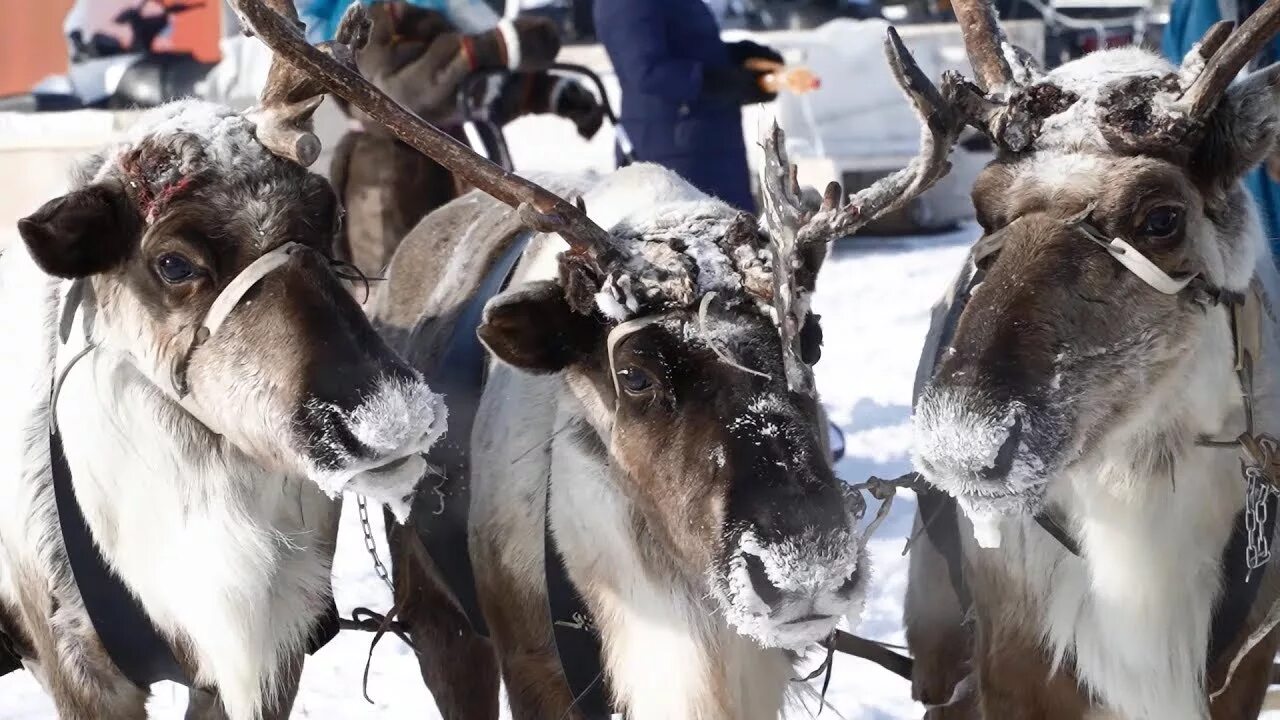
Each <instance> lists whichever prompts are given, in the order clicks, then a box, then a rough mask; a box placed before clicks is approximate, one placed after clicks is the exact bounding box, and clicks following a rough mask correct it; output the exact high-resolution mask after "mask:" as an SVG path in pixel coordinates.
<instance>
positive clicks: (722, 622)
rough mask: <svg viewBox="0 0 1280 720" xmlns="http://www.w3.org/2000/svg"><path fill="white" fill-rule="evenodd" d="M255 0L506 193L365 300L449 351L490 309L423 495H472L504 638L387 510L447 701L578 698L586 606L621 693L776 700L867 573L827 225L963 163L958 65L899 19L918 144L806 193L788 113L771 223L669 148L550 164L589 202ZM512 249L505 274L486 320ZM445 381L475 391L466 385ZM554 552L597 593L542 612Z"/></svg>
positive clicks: (876, 209)
mask: <svg viewBox="0 0 1280 720" xmlns="http://www.w3.org/2000/svg"><path fill="white" fill-rule="evenodd" d="M236 5H237V6H238V7H239V10H240V12H241V16H242V18H244V19H245V20H246V22H245V25H246V26H247V27H251V28H252V29H253V31H254V32H255V33H257V34H258V35H259V36H261V37H262V38H263V40H264V41H265V42H267V44H268V45H270V46H272V47H273V48H274V49H276V50H277V51H278V52H284V53H286V56H287V57H289V59H290V62H292V63H293V64H294V65H295V66H297V67H299V68H302V69H304V70H308V71H310V72H312V73H314V75H315V76H316V77H317V78H324V79H325V82H327V83H328V86H329V89H330V90H331V91H332V92H333V93H335V94H337V95H340V96H342V97H344V98H346V99H347V100H349V101H350V102H351V103H352V104H353V105H355V106H358V107H359V108H360V109H361V111H362V112H364V113H365V114H366V115H368V116H369V117H371V118H373V119H375V120H377V121H378V122H381V123H383V124H385V125H386V126H387V128H388V129H389V131H390V132H392V133H393V134H395V135H396V136H397V137H399V138H401V139H402V140H403V141H404V142H406V143H407V144H409V145H411V146H413V147H415V148H418V149H419V150H422V151H423V152H425V153H427V154H429V155H431V156H432V157H434V158H436V159H437V160H438V161H439V162H441V164H443V165H445V166H446V167H449V168H450V169H451V170H453V171H454V172H456V173H458V174H459V175H460V176H462V177H464V178H466V179H467V180H468V181H470V182H472V183H473V184H474V185H475V186H476V187H477V188H479V190H480V191H483V192H485V193H487V194H489V195H491V196H493V198H494V200H488V199H486V198H484V197H483V196H482V195H480V194H479V192H473V193H470V194H468V195H466V196H464V197H462V198H460V199H458V200H456V201H454V202H452V203H450V204H448V205H445V206H444V207H443V208H441V209H440V210H438V211H436V212H434V213H432V214H430V215H428V216H427V217H426V218H425V219H424V220H423V222H422V223H421V224H419V226H418V227H417V228H416V229H415V230H414V231H413V232H412V233H411V234H410V236H409V237H408V238H407V239H406V240H405V242H404V243H402V245H401V246H400V249H399V250H398V251H397V253H396V255H395V256H394V257H393V259H392V262H391V265H390V266H389V272H388V276H389V282H388V284H387V285H386V286H385V287H383V288H382V289H381V290H379V291H378V294H377V295H376V296H375V297H374V299H373V300H372V301H371V303H370V312H371V314H372V316H373V317H374V318H375V322H376V324H377V325H378V327H379V329H380V331H382V332H383V333H384V334H385V335H386V336H387V337H388V338H390V339H391V341H392V344H393V346H394V347H396V348H398V349H399V350H400V351H401V352H402V353H403V354H404V355H405V357H406V358H407V359H409V360H410V362H411V363H413V364H414V365H415V366H416V367H418V368H419V369H421V370H423V371H424V372H425V373H426V374H428V376H434V375H436V374H437V373H439V372H440V371H441V370H442V368H441V367H440V365H441V364H442V363H444V364H446V365H447V359H448V358H449V357H450V350H449V347H450V345H449V340H450V338H456V337H462V338H464V339H465V336H467V335H469V334H471V333H472V332H474V333H476V334H478V336H479V339H480V340H481V341H482V342H483V345H484V347H485V348H486V349H487V350H488V352H489V353H490V354H491V356H492V357H491V359H489V360H488V361H485V362H484V368H483V374H484V379H483V387H482V388H480V389H478V390H477V392H479V399H478V404H477V406H476V407H475V408H474V411H470V410H467V411H466V412H467V413H468V414H472V415H474V425H473V426H468V425H466V424H465V421H459V420H458V415H457V414H455V416H454V418H453V420H452V424H453V427H452V429H451V434H450V435H449V436H448V437H447V438H446V439H445V440H444V441H443V442H442V443H441V448H443V449H450V448H452V450H451V451H450V452H451V455H450V457H451V460H450V461H449V462H440V463H439V464H440V465H441V467H442V468H443V469H444V470H445V472H446V477H445V478H444V479H443V480H441V481H438V482H435V481H433V487H432V488H431V490H432V491H424V492H423V493H421V494H420V495H419V497H418V505H417V506H416V507H418V508H419V509H418V510H415V516H416V517H417V518H418V519H419V521H420V523H423V524H425V526H426V530H427V531H430V530H432V526H433V525H435V524H438V523H441V522H443V521H444V516H446V515H448V506H449V505H450V503H451V502H453V500H451V498H455V497H456V494H457V493H459V492H461V493H465V495H464V497H466V496H467V495H469V517H467V518H466V523H467V525H466V538H467V540H468V545H469V553H470V554H469V560H470V562H471V563H472V565H473V567H474V576H475V580H474V581H475V588H474V593H475V594H476V595H477V596H478V601H479V605H480V607H481V608H482V610H483V619H484V621H485V624H486V625H487V626H488V629H489V630H490V638H491V643H490V642H489V641H486V640H484V639H483V638H479V637H477V636H476V633H475V631H474V630H473V627H472V625H471V624H470V623H469V622H467V618H466V617H465V616H462V612H463V610H464V609H462V608H460V607H459V605H460V603H459V602H458V598H457V597H456V596H457V595H459V594H460V593H462V592H465V591H468V590H469V589H468V588H458V587H446V586H444V585H442V582H441V580H442V572H443V571H442V569H441V568H440V567H439V565H440V564H441V563H442V562H445V561H449V562H452V560H453V559H452V558H447V557H440V556H435V557H432V556H430V555H429V554H428V553H427V552H425V551H424V544H423V542H422V541H421V538H419V537H418V535H417V534H416V533H410V532H404V531H399V532H394V533H392V535H391V541H392V544H393V546H395V548H396V551H395V557H396V559H397V561H396V568H395V573H396V584H397V609H398V610H399V611H400V617H401V618H402V619H404V620H405V621H406V622H407V623H408V624H409V626H410V632H411V634H412V635H413V639H414V641H415V647H416V649H417V651H418V653H419V657H420V660H421V662H422V665H423V673H424V676H425V677H426V680H427V682H428V684H429V685H430V686H431V689H432V691H433V693H434V694H435V696H436V699H437V703H438V704H439V705H440V706H441V710H442V712H443V713H444V714H445V716H446V717H449V718H484V717H497V697H496V696H497V677H496V672H500V673H501V676H502V679H503V680H504V681H505V683H506V687H507V689H508V697H509V699H510V702H511V706H512V710H513V715H514V716H515V717H518V718H548V717H551V718H555V717H566V716H570V715H572V716H579V714H578V713H577V712H576V710H575V707H574V706H575V704H576V699H575V697H574V693H573V692H571V690H570V685H569V682H568V680H567V678H566V676H565V674H564V673H563V672H562V669H561V665H560V661H559V659H558V656H557V649H556V647H555V642H554V641H553V632H554V631H553V629H552V622H553V620H554V621H557V622H559V621H566V622H568V621H575V620H576V621H577V624H578V626H579V627H583V626H584V625H585V626H587V627H593V628H594V630H593V632H598V637H599V641H600V644H601V647H602V659H603V668H602V671H601V676H600V677H597V679H596V680H597V682H600V681H602V682H604V683H606V684H607V685H608V687H609V689H610V695H611V698H612V703H613V704H614V705H615V707H617V708H618V709H619V710H620V711H621V712H623V713H624V714H625V715H626V716H627V717H634V718H638V719H645V718H675V717H678V718H705V719H710V718H725V719H727V718H765V717H777V715H778V714H779V712H780V711H781V709H782V706H783V704H784V702H785V698H786V691H787V688H788V687H789V685H790V680H791V678H792V676H793V674H794V670H793V664H794V662H795V661H796V659H797V657H798V653H799V652H800V651H802V650H803V649H805V648H807V647H809V646H811V645H812V644H813V643H815V642H818V641H820V640H823V639H824V638H826V637H827V636H829V635H830V634H831V633H832V631H833V630H834V629H835V627H836V624H837V622H839V620H840V619H841V618H844V617H846V616H848V617H850V619H851V621H853V622H856V618H857V615H858V611H859V607H860V605H861V602H862V599H863V597H864V595H865V586H866V582H867V577H868V574H869V568H868V564H867V562H868V560H867V555H866V551H865V548H864V536H863V534H862V533H861V532H859V530H858V529H857V527H856V523H857V520H858V519H859V518H860V517H861V515H862V513H863V510H864V507H865V506H864V504H863V501H862V499H861V497H860V496H859V495H858V494H857V493H856V492H853V491H852V489H851V488H849V487H848V486H845V485H844V484H843V483H842V482H841V481H839V480H838V479H837V478H835V477H834V475H833V473H832V468H831V465H830V458H829V454H828V453H829V451H828V449H827V448H826V447H825V445H824V439H825V432H824V431H825V424H824V418H823V416H822V413H821V409H820V406H819V403H818V401H817V395H816V390H815V388H814V383H813V372H812V368H811V366H812V364H813V363H815V362H816V361H817V360H818V356H819V349H820V344H821V328H820V326H819V321H818V318H817V317H815V316H814V315H813V314H812V313H811V312H809V297H810V294H811V292H812V291H813V288H814V284H815V282H816V280H817V275H818V273H819V270H820V268H821V265H822V261H823V258H824V257H825V254H826V245H827V242H828V241H830V240H832V239H834V238H836V237H842V236H845V235H849V234H852V233H853V232H856V231H857V229H858V228H859V227H861V226H862V225H863V224H864V223H866V222H868V221H870V220H872V219H874V218H875V217H877V216H879V215H881V214H883V213H884V212H888V211H891V210H892V209H893V208H895V207H898V206H900V205H901V204H902V203H904V202H907V201H908V200H910V198H912V197H914V196H915V195H917V194H919V193H920V192H922V191H923V190H925V189H926V188H928V187H930V186H931V185H932V184H933V183H934V182H935V181H936V180H937V179H938V178H939V177H941V176H942V175H943V174H944V173H945V172H946V171H947V169H948V162H947V158H948V155H949V153H950V151H951V148H952V146H953V145H954V142H955V139H956V136H957V134H958V132H959V122H958V120H957V116H956V114H955V113H954V112H952V108H951V105H952V100H951V93H952V91H953V90H954V87H953V85H954V81H952V82H951V83H949V84H947V85H944V88H943V91H942V92H939V90H938V89H937V88H935V87H934V86H933V85H932V84H931V83H930V82H929V81H928V80H927V79H926V78H924V76H923V75H922V73H921V72H920V70H919V68H918V67H917V66H916V65H915V63H914V61H913V60H912V59H911V57H910V55H909V54H908V53H907V51H906V49H905V47H903V45H902V44H901V41H900V40H899V39H898V37H897V35H896V33H893V32H892V31H890V33H889V37H888V40H887V41H886V54H887V55H888V57H889V60H890V64H891V66H892V67H893V69H894V72H895V76H896V77H897V78H898V80H899V83H900V84H901V85H902V86H903V88H904V90H905V91H906V93H907V95H908V97H909V98H910V99H911V100H912V102H913V104H914V105H915V107H916V109H917V110H918V112H919V113H920V115H921V117H922V124H923V126H924V130H923V132H922V147H921V151H922V154H921V157H919V158H918V159H917V160H915V161H914V162H912V163H911V165H910V166H909V167H907V168H905V169H903V170H902V171H900V172H898V173H896V174H894V175H891V176H889V177H887V178H885V179H883V180H881V181H880V182H878V183H876V184H875V185H873V186H872V187H870V188H867V189H866V190H864V191H862V192H859V193H858V194H856V195H854V196H852V197H851V198H849V200H848V202H842V198H841V192H840V188H839V186H838V185H834V184H833V185H832V186H830V187H828V188H827V190H826V193H825V194H824V195H823V196H822V198H821V203H820V204H818V203H817V202H813V201H811V200H806V199H803V198H806V197H808V196H807V194H802V193H801V191H800V189H799V187H798V186H797V185H796V182H795V174H794V168H793V167H791V166H790V164H789V163H788V161H787V159H786V154H785V150H784V143H783V138H782V135H781V132H780V131H778V130H777V129H776V128H775V130H774V132H773V133H771V134H770V135H769V136H768V137H767V138H766V143H765V146H766V157H767V159H768V160H767V163H766V170H765V176H764V178H763V187H764V196H765V198H764V199H765V203H764V205H765V213H764V218H763V225H762V224H761V222H760V221H758V220H757V219H756V218H754V217H752V216H749V215H746V214H743V213H740V212H737V211H735V210H732V209H731V208H730V207H728V206H727V205H725V204H723V203H721V202H719V201H716V200H714V199H711V198H708V197H706V196H705V195H703V194H701V193H700V192H698V191H697V190H695V189H694V188H693V187H692V186H691V185H689V184H688V183H686V182H685V181H683V180H681V179H680V178H678V177H677V176H675V175H674V174H672V173H670V172H668V171H666V170H663V169H661V168H659V167H656V166H652V165H636V166H632V167H628V168H625V169H623V170H620V171H618V172H616V173H615V174H612V175H609V176H607V177H604V178H598V177H585V178H583V177H576V178H564V177H558V178H548V179H547V180H546V182H547V183H548V184H549V185H552V186H553V187H555V188H556V191H557V192H558V193H562V194H564V195H569V194H578V195H579V198H580V202H579V203H578V204H574V203H571V202H569V201H568V200H566V199H564V197H562V196H561V195H559V194H556V193H554V192H552V191H550V190H548V189H547V188H545V187H542V186H541V185H538V184H535V183H533V182H531V181H529V180H526V179H523V178H520V177H518V176H516V175H513V174H511V173H506V172H504V171H502V170H501V169H500V168H497V167H496V166H494V165H492V164H491V163H488V162H487V161H485V160H483V159H482V158H479V157H477V156H475V155H474V154H473V153H470V151H468V150H467V149H466V148H464V147H462V146H460V145H459V144H457V143H456V142H453V141H452V140H450V139H449V138H448V137H447V136H445V135H444V134H443V133H441V132H440V131H438V130H436V129H434V128H432V127H431V126H430V125H428V124H426V123H425V122H423V121H421V120H419V119H417V118H415V117H413V116H412V115H411V114H409V113H408V112H406V111H404V109H403V108H401V107H399V106H398V105H397V104H395V103H394V102H393V101H392V100H390V99H389V98H387V97H386V96H385V95H383V94H381V93H380V92H379V91H378V90H377V89H376V88H375V87H373V86H372V85H370V84H369V83H368V82H367V81H364V80H363V79H362V78H360V77H358V76H357V75H355V74H354V73H350V72H348V71H346V70H344V69H343V68H341V67H340V66H337V65H335V64H334V63H333V62H331V61H330V60H329V59H327V58H326V57H325V56H324V55H323V54H321V53H319V52H317V51H316V50H314V49H313V48H310V47H309V46H307V45H306V43H305V42H303V41H302V40H301V39H300V37H299V36H298V34H297V32H296V29H294V28H292V27H290V26H288V24H286V23H283V22H281V19H280V18H279V17H278V16H276V15H273V14H272V13H271V12H270V11H269V10H267V9H266V8H264V7H262V6H261V4H260V2H259V0H237V1H236ZM504 204H505V205H508V206H511V207H513V208H516V211H515V212H511V211H510V210H507V209H506V208H504V207H503V205H504ZM588 209H589V210H588ZM521 227H525V228H529V232H530V234H531V235H532V237H531V238H530V239H529V240H528V245H527V246H522V245H519V244H517V242H516V236H518V235H520V234H521V232H520V228H521ZM512 252H515V253H518V255H517V258H518V261H517V262H516V266H515V269H514V272H513V274H512V276H511V278H510V280H509V282H508V283H506V284H505V289H504V290H502V291H501V292H499V293H497V294H496V295H495V296H493V297H492V298H491V299H488V301H487V303H485V304H484V307H483V312H482V313H481V314H480V317H479V318H478V320H475V321H471V322H474V324H470V325H469V324H465V323H467V322H468V320H467V318H468V315H469V310H468V308H469V303H472V302H475V298H473V297H472V295H474V294H476V293H477V292H478V288H479V287H480V286H482V285H486V284H488V283H489V282H490V280H493V281H494V284H495V285H502V284H503V283H502V282H501V281H502V275H503V274H504V272H503V271H502V265H501V260H502V259H503V258H504V257H505V256H506V255H507V254H508V253H512ZM495 270H496V271H497V272H498V273H499V275H497V276H492V273H494V272H495ZM484 299H485V298H484V296H481V297H480V300H481V301H483V300H484ZM473 328H474V331H473ZM458 369H459V368H458V367H456V366H448V367H445V368H443V370H444V371H446V372H449V371H452V372H457V371H458ZM442 387H444V386H442ZM448 394H449V397H450V403H451V408H452V409H454V410H455V413H457V411H458V410H459V409H461V408H465V407H466V406H467V404H468V400H467V398H466V397H465V396H464V395H462V394H461V393H457V392H455V391H453V390H452V389H451V390H449V391H448ZM444 457H445V455H443V454H441V455H432V456H431V459H432V460H433V461H437V460H442V459H444ZM455 471H456V473H457V474H454V473H455ZM460 486H461V487H460ZM442 501H443V504H442ZM544 537H546V538H549V541H548V542H547V543H544ZM553 554H554V556H555V557H558V558H559V559H560V560H561V561H562V562H563V565H564V567H565V569H566V572H567V576H568V578H569V580H570V581H571V582H572V585H573V586H574V588H576V590H577V592H578V593H579V594H580V595H581V597H582V600H583V603H584V609H585V611H586V612H585V613H583V614H582V616H580V617H578V618H569V617H566V618H558V617H552V615H551V613H550V611H549V610H548V603H549V602H551V597H550V590H549V587H548V583H547V580H546V576H545V575H544V563H547V562H549V561H551V560H552V558H553ZM495 655H496V658H495ZM495 665H496V669H495ZM595 684H596V682H593V683H592V684H591V685H592V686H594V685H595ZM588 689H590V686H589V687H588Z"/></svg>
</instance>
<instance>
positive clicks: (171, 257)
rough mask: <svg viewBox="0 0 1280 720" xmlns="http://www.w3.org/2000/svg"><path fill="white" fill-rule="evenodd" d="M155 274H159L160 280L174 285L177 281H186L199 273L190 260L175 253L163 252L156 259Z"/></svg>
mask: <svg viewBox="0 0 1280 720" xmlns="http://www.w3.org/2000/svg"><path fill="white" fill-rule="evenodd" d="M156 274H158V275H159V276H160V279H161V280H164V281H165V282H167V283H170V284H175V285H176V284H177V283H181V282H186V281H187V280H190V279H191V278H193V277H195V276H196V275H199V274H200V273H199V271H198V270H196V266H195V265H193V264H192V263H191V261H190V260H188V259H186V258H184V257H182V256H181V255H178V254H177V253H165V254H164V255H161V256H160V258H159V259H158V260H156Z"/></svg>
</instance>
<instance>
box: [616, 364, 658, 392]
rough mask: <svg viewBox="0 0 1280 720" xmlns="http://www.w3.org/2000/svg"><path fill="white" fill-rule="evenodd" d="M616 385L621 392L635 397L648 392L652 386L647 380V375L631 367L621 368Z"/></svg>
mask: <svg viewBox="0 0 1280 720" xmlns="http://www.w3.org/2000/svg"><path fill="white" fill-rule="evenodd" d="M618 384H619V385H620V386H622V389H623V390H626V391H627V392H629V393H631V394H632V395H637V394H639V393H642V392H644V391H645V390H648V389H649V388H650V387H652V386H653V381H652V380H650V379H649V375H648V373H646V372H644V371H643V370H639V369H636V368H633V367H629V368H623V369H622V370H619V371H618Z"/></svg>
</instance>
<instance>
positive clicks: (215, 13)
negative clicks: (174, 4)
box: [0, 0, 222, 95]
mask: <svg viewBox="0 0 1280 720" xmlns="http://www.w3.org/2000/svg"><path fill="white" fill-rule="evenodd" d="M170 1H171V0H170ZM74 4H75V0H0V10H2V14H3V17H4V22H3V23H0V95H13V94H16V93H24V92H28V91H30V90H31V88H32V87H33V86H34V85H35V84H36V83H38V82H40V81H41V80H43V79H44V78H45V77H48V76H49V75H61V74H63V73H66V72H67V62H68V58H67V39H66V38H65V37H63V35H62V23H63V20H65V19H66V17H67V13H68V12H70V11H71V6H72V5H74ZM221 4H222V0H204V5H203V6H202V7H198V8H193V9H191V10H188V11H186V12H183V13H178V14H177V15H175V16H173V18H172V20H171V22H172V25H171V28H172V33H171V34H170V35H169V37H167V38H161V39H159V40H157V41H156V49H157V50H171V51H179V52H181V51H186V52H190V53H191V54H193V55H195V57H196V59H198V60H201V61H203V62H216V61H217V60H218V59H219V53H218V40H219V39H220V38H221V36H222V12H221V11H222V8H221Z"/></svg>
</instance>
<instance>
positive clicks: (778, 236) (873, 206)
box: [761, 27, 963, 391]
mask: <svg viewBox="0 0 1280 720" xmlns="http://www.w3.org/2000/svg"><path fill="white" fill-rule="evenodd" d="M884 52H885V56H886V57H887V58H888V60H889V67H890V68H891V69H892V70H893V76H894V79H895V80H897V82H898V85H899V86H900V87H901V88H902V91H903V92H904V93H905V94H906V95H907V98H908V99H909V100H910V101H911V104H912V106H913V107H914V108H915V111H916V114H917V115H918V116H919V117H920V125H921V136H920V152H919V154H918V155H917V156H916V157H915V158H914V159H912V161H911V162H910V163H908V164H907V166H906V167H905V168H903V169H901V170H899V171H897V172H895V173H893V174H892V175H889V176H888V177H884V178H881V179H880V180H877V181H876V182H875V183H873V184H872V185H871V186H870V187H868V188H866V189H864V190H861V191H859V192H858V193H856V194H854V195H853V196H851V197H850V198H849V202H848V203H847V204H845V205H844V206H841V205H840V201H841V195H842V192H841V189H840V184H839V183H836V182H832V183H830V184H828V185H827V189H826V192H825V193H823V199H822V204H821V206H820V207H819V208H818V209H817V211H816V212H815V211H814V210H813V209H812V208H808V207H806V206H805V204H804V201H803V199H802V198H801V196H800V188H799V185H798V183H797V182H796V168H795V166H793V165H791V163H790V162H789V161H788V159H787V151H786V138H785V136H784V134H783V132H782V129H781V128H779V127H778V125H777V123H774V125H773V128H772V130H771V132H770V133H769V134H768V135H767V136H766V137H765V140H764V158H765V165H764V170H763V173H762V176H761V185H762V193H761V194H762V196H763V198H764V212H763V213H762V219H763V221H764V224H765V227H766V228H767V229H768V231H769V235H770V240H771V242H770V247H771V248H772V249H773V255H774V257H773V306H774V314H775V315H776V322H777V324H778V329H779V333H780V334H781V335H782V340H783V348H784V357H783V359H784V361H785V365H786V368H787V381H788V384H789V385H790V386H791V389H792V390H797V391H808V390H809V388H808V386H807V385H808V380H807V378H808V374H807V373H805V372H803V368H802V367H801V361H800V357H799V349H798V343H797V342H796V338H797V336H798V334H799V332H800V328H801V325H802V324H803V320H804V318H803V317H802V313H799V312H797V311H796V308H795V307H794V306H795V300H796V295H797V292H798V291H799V289H800V288H798V287H797V281H796V277H795V265H796V263H797V262H798V260H799V258H800V253H801V252H803V251H804V247H805V246H806V245H813V244H818V243H826V242H829V241H832V240H835V239H838V238H841V237H845V236H848V235H852V234H853V233H855V232H857V231H858V229H859V228H861V227H862V226H863V225H866V224H867V223H869V222H871V221H872V220H874V219H876V218H877V217H880V216H881V215H884V214H885V213H888V212H892V211H893V210H895V209H897V208H900V207H902V206H903V205H905V204H906V203H907V202H910V201H911V199H912V198H915V197H916V196H918V195H919V194H920V193H922V192H924V191H925V190H928V189H929V188H930V187H932V186H933V184H934V183H936V182H937V181H938V180H939V179H940V178H941V177H942V176H944V175H946V174H947V172H948V171H949V170H950V168H951V163H950V162H949V161H948V157H949V156H950V154H951V149H952V147H953V146H954V145H955V143H956V140H957V138H958V137H959V135H960V130H961V128H962V126H963V123H962V122H961V120H960V118H959V117H958V116H957V115H956V113H955V112H953V110H952V106H953V100H952V96H953V95H954V92H953V87H954V85H955V83H956V82H957V80H958V79H957V78H955V77H952V76H948V77H947V78H946V79H945V80H944V84H943V92H942V93H939V92H938V89H937V88H936V87H934V85H933V83H931V82H929V79H928V78H927V77H925V75H924V73H923V72H922V71H921V70H920V66H919V65H917V64H916V61H915V58H913V57H912V56H911V52H910V51H908V50H907V47H906V45H904V44H903V43H902V38H901V37H899V36H898V32H897V31H896V30H894V29H893V28H892V27H891V28H889V30H888V33H887V35H886V37H885V41H884Z"/></svg>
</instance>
